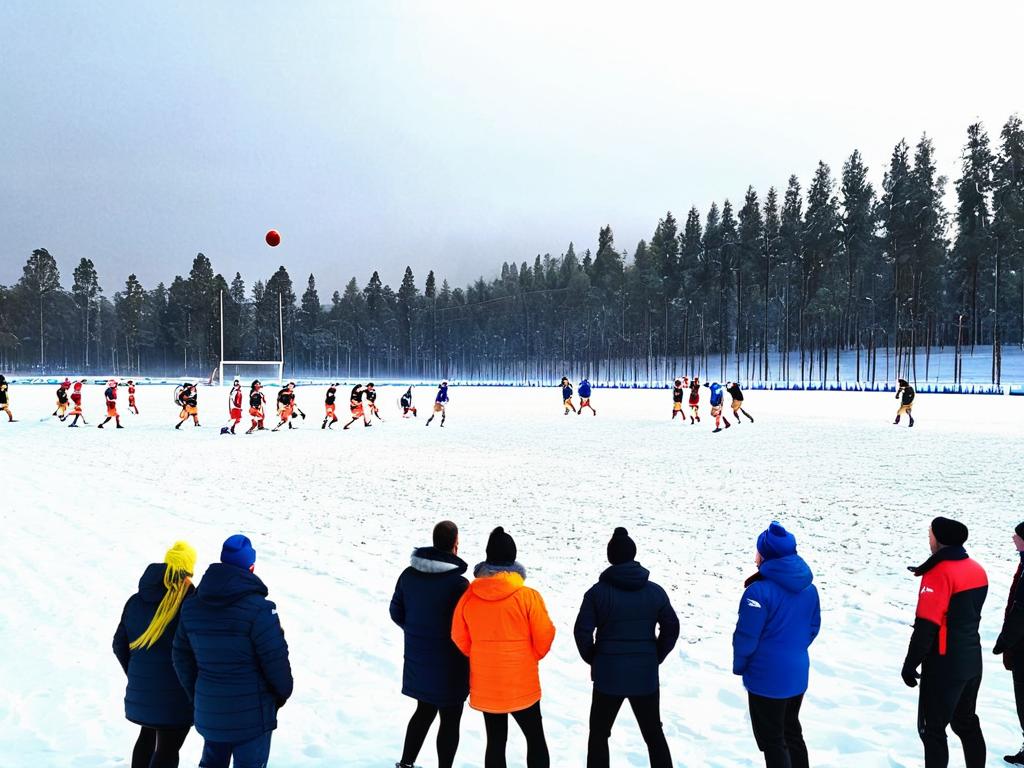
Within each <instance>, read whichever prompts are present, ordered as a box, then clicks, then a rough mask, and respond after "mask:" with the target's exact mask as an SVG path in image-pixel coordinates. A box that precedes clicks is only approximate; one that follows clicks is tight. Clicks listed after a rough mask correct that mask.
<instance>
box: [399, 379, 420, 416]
mask: <svg viewBox="0 0 1024 768" xmlns="http://www.w3.org/2000/svg"><path fill="white" fill-rule="evenodd" d="M398 403H399V405H401V406H402V418H403V419H408V418H409V414H410V413H411V414H412V415H413V417H414V418H415V416H416V409H415V408H413V406H412V387H409V388H408V389H407V390H405V394H404V395H402V397H401V399H400V400H399V401H398Z"/></svg>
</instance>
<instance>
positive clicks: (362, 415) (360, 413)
mask: <svg viewBox="0 0 1024 768" xmlns="http://www.w3.org/2000/svg"><path fill="white" fill-rule="evenodd" d="M364 394H365V390H364V389H363V385H362V384H356V385H355V386H354V387H352V393H351V394H350V395H349V399H348V407H349V409H350V410H351V412H352V419H351V421H349V423H348V424H346V425H345V426H344V427H342V429H348V428H349V427H351V426H352V425H353V424H355V423H356V422H357V421H359V420H360V419H362V420H363V426H364V427H372V426H373V425H372V424H371V423H370V420H369V419H368V418H366V411H365V410H364V409H363V395H364Z"/></svg>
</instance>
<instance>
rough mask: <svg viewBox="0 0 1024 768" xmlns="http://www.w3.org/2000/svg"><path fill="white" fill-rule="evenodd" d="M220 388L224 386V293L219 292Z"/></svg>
mask: <svg viewBox="0 0 1024 768" xmlns="http://www.w3.org/2000/svg"><path fill="white" fill-rule="evenodd" d="M220 386H222V387H223V386H224V291H221V292H220Z"/></svg>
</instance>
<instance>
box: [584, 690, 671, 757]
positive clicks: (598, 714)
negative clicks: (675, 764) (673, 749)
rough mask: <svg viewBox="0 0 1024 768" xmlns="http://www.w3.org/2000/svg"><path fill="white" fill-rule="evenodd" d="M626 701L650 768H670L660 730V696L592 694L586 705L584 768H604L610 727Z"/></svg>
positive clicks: (595, 692) (663, 735) (663, 737)
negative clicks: (585, 760)
mask: <svg viewBox="0 0 1024 768" xmlns="http://www.w3.org/2000/svg"><path fill="white" fill-rule="evenodd" d="M626 698H628V699H629V706H630V707H631V708H632V710H633V715H634V716H635V717H636V723H637V725H639V726H640V733H641V735H642V736H643V737H644V741H645V742H646V743H647V754H648V756H649V757H650V760H651V768H672V755H671V754H670V753H669V751H668V742H667V741H665V732H664V731H663V730H662V729H661V696H660V693H659V692H655V693H652V694H650V695H649V696H629V697H624V696H609V695H608V694H606V693H601V692H600V691H598V690H596V689H595V690H594V696H593V698H592V699H591V702H590V740H589V742H588V743H587V768H608V765H609V759H610V758H609V756H608V738H609V737H610V736H611V735H612V725H613V724H614V723H615V718H616V716H617V715H618V714H619V709H621V707H622V702H623V701H625V700H626Z"/></svg>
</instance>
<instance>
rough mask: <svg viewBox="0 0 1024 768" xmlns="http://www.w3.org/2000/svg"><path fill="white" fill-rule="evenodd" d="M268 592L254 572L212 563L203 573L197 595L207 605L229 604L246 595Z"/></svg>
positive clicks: (265, 594)
mask: <svg viewBox="0 0 1024 768" xmlns="http://www.w3.org/2000/svg"><path fill="white" fill-rule="evenodd" d="M267 594H268V591H267V587H266V585H265V584H264V583H263V582H262V581H261V580H260V577H259V576H257V575H256V574H255V573H251V572H249V571H246V570H243V569H242V568H239V567H237V566H234V565H227V564H225V563H213V565H211V566H210V567H209V568H207V569H206V573H205V574H203V580H202V581H201V582H200V583H199V590H198V592H197V596H198V598H199V599H200V600H202V601H203V602H204V603H208V604H209V605H231V604H232V603H237V602H238V601H239V600H241V599H242V598H243V597H247V596H248V595H260V596H262V597H266V596H267Z"/></svg>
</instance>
